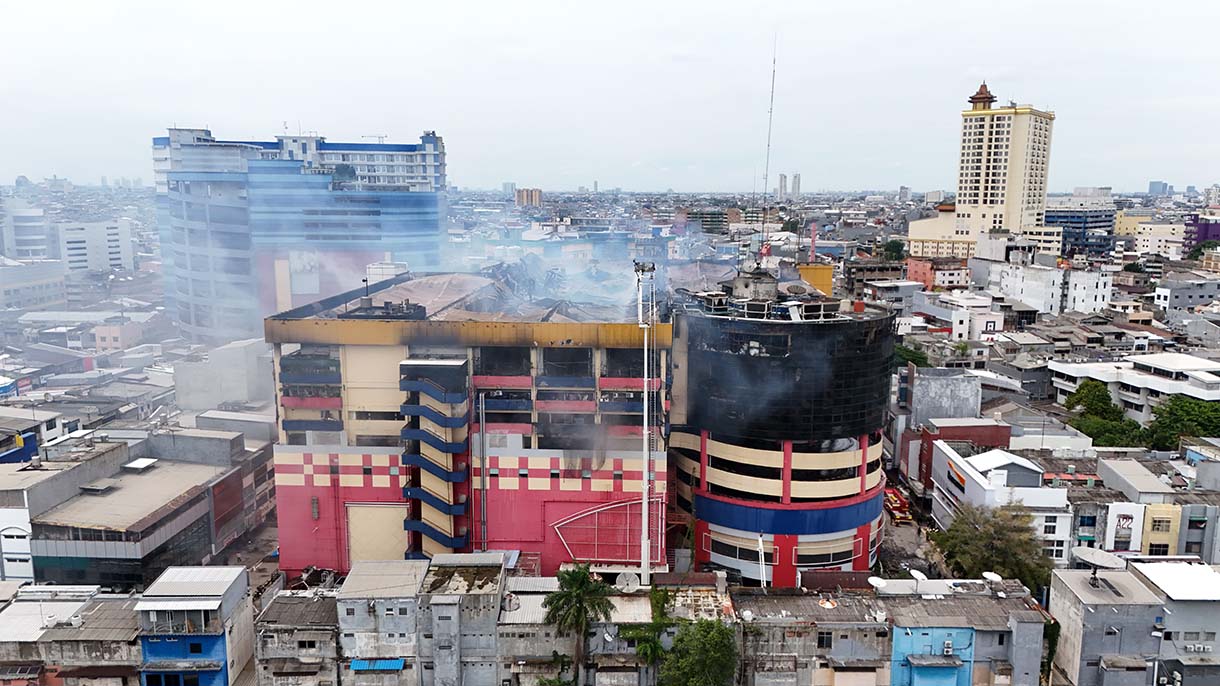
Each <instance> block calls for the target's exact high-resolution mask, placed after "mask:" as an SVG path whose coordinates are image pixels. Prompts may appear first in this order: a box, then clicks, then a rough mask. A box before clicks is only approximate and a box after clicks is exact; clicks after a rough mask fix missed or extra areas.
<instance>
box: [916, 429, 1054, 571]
mask: <svg viewBox="0 0 1220 686" xmlns="http://www.w3.org/2000/svg"><path fill="white" fill-rule="evenodd" d="M959 447H960V446H959ZM1042 474H1043V469H1042V468H1041V467H1039V466H1038V465H1037V464H1035V463H1034V462H1032V461H1030V460H1029V459H1027V458H1024V457H1020V456H1018V455H1014V454H1012V453H1010V452H1008V451H1005V450H998V449H997V450H988V451H987V452H984V453H980V454H978V455H962V454H960V453H959V452H958V450H957V449H956V448H955V447H954V446H952V445H950V444H949V443H948V442H946V441H936V442H934V443H933V444H932V482H933V490H932V518H933V519H934V520H935V521H936V524H937V525H938V526H940V527H941V528H942V529H948V528H949V526H950V525H951V524H952V523H953V519H954V518H955V517H956V516H957V511H958V509H959V508H960V507H961V506H962V505H972V506H975V507H984V508H991V507H1001V506H1004V505H1020V506H1021V507H1024V508H1025V509H1026V510H1027V511H1028V512H1029V514H1030V515H1031V516H1032V517H1033V521H1032V522H1031V526H1032V527H1033V529H1034V533H1035V535H1036V537H1037V538H1038V539H1039V540H1040V541H1041V542H1042V550H1043V552H1044V553H1046V555H1047V557H1049V558H1051V559H1052V560H1054V562H1055V564H1056V565H1059V566H1062V565H1065V564H1067V562H1068V548H1069V546H1070V540H1071V530H1072V513H1071V506H1070V505H1069V503H1068V498H1067V490H1066V489H1064V488H1055V487H1052V486H1046V485H1045V484H1044V483H1043V479H1042Z"/></svg>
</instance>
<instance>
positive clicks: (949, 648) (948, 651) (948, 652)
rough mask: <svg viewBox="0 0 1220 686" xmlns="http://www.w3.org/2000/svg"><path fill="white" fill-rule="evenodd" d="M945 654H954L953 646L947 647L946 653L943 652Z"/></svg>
mask: <svg viewBox="0 0 1220 686" xmlns="http://www.w3.org/2000/svg"><path fill="white" fill-rule="evenodd" d="M943 654H944V655H952V654H953V646H949V647H948V648H945V651H944V653H943Z"/></svg>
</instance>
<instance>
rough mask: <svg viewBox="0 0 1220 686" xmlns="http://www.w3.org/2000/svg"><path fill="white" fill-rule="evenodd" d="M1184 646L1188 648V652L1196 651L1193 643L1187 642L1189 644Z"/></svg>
mask: <svg viewBox="0 0 1220 686" xmlns="http://www.w3.org/2000/svg"><path fill="white" fill-rule="evenodd" d="M1182 647H1183V648H1186V652H1188V653H1193V652H1195V647H1194V646H1193V645H1190V644H1187V645H1185V646H1182Z"/></svg>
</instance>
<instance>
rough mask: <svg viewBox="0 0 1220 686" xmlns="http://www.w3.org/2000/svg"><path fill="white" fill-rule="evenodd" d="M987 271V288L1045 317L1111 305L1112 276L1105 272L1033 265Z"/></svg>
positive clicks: (1099, 309)
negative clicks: (1023, 304)
mask: <svg viewBox="0 0 1220 686" xmlns="http://www.w3.org/2000/svg"><path fill="white" fill-rule="evenodd" d="M997 267H998V268H993V269H992V270H991V272H990V276H989V278H990V282H989V284H988V287H989V288H990V289H991V290H992V291H995V292H998V293H1000V294H1002V295H1003V296H1004V297H1007V298H1013V299H1016V300H1020V301H1021V302H1023V303H1026V304H1028V305H1030V306H1031V307H1036V308H1038V311H1039V312H1042V313H1045V314H1063V313H1064V312H1083V313H1085V314H1091V313H1093V312H1100V311H1101V310H1103V309H1105V307H1106V303H1108V302H1110V291H1111V289H1112V287H1113V276H1112V275H1111V274H1109V273H1107V272H1100V271H1085V270H1082V269H1057V268H1055V267H1044V266H1041V265H1034V264H1004V265H998V266H997Z"/></svg>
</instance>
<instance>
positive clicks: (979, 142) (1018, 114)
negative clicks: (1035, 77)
mask: <svg viewBox="0 0 1220 686" xmlns="http://www.w3.org/2000/svg"><path fill="white" fill-rule="evenodd" d="M995 101H996V98H995V96H994V95H992V94H991V91H989V90H988V89H987V84H985V83H984V84H983V85H981V86H979V89H978V92H976V93H975V94H974V95H972V96H971V97H970V99H969V102H970V109H969V110H966V111H964V112H962V143H961V165H960V170H959V173H958V181H957V217H956V225H957V231H958V233H959V234H960V235H962V236H977V235H978V234H980V233H986V232H988V231H991V230H993V229H1007V230H1010V231H1013V232H1019V231H1020V230H1021V229H1023V228H1026V227H1035V226H1042V225H1043V221H1044V217H1045V213H1046V171H1047V165H1048V163H1049V162H1050V153H1051V128H1052V126H1053V125H1054V122H1055V115H1054V113H1052V112H1043V111H1041V110H1037V109H1034V108H1033V107H1031V106H1029V105H1016V104H1013V105H1009V106H1008V107H1001V108H993V107H992V104H993V103H995Z"/></svg>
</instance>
